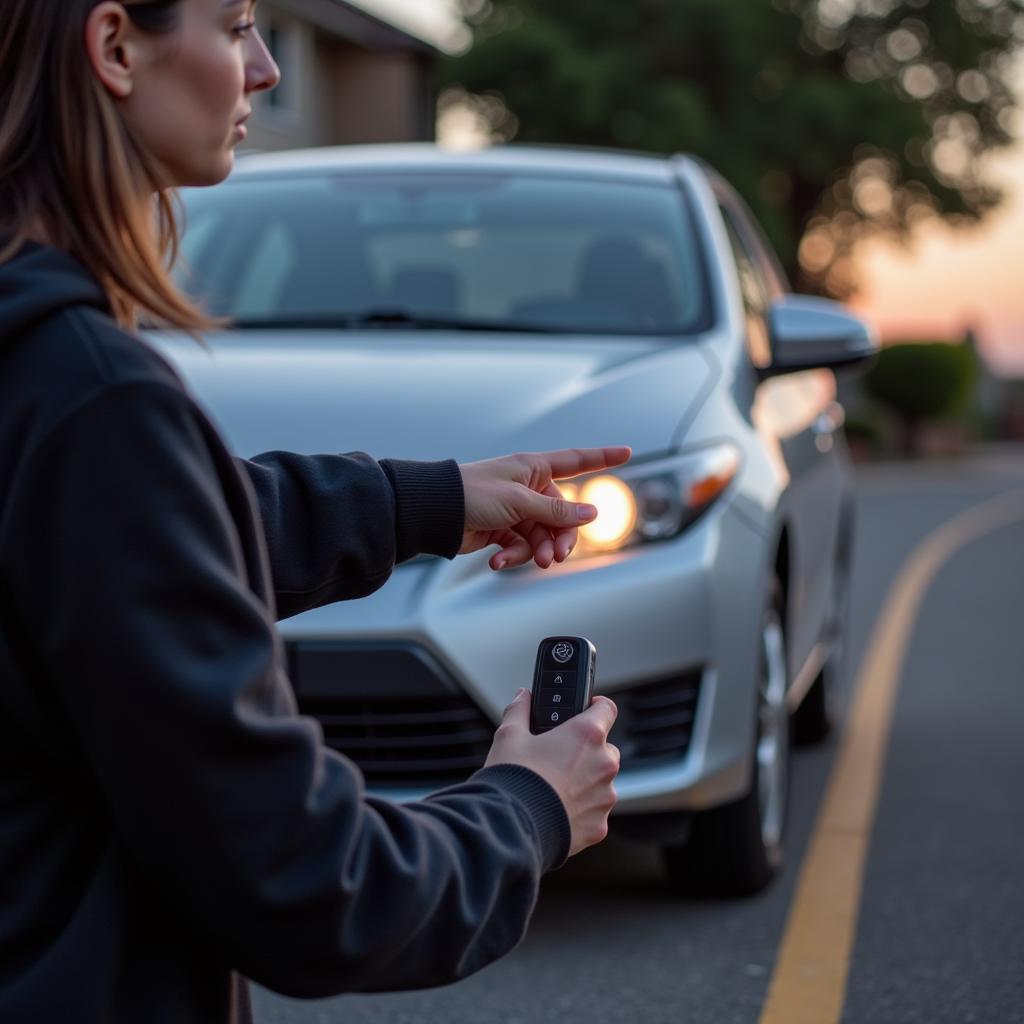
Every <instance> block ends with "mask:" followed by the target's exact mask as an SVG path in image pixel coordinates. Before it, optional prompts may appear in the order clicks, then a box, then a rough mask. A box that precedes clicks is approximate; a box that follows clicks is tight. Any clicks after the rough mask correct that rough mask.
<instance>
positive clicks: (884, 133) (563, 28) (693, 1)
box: [442, 0, 1024, 298]
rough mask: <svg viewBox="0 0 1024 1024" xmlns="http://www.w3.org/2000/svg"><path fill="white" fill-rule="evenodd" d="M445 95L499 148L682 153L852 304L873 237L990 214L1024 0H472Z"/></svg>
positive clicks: (445, 72) (811, 281) (797, 271)
mask: <svg viewBox="0 0 1024 1024" xmlns="http://www.w3.org/2000/svg"><path fill="white" fill-rule="evenodd" d="M462 16H463V18H464V20H465V22H466V24H467V25H468V27H469V28H470V30H471V32H472V35H473V39H474V42H473V44H472V46H471V47H470V48H469V49H468V50H467V51H466V52H465V53H463V54H461V55H459V56H456V57H453V58H451V59H449V60H448V61H447V62H446V63H445V65H444V66H443V67H442V78H443V82H442V84H443V86H444V87H445V90H446V91H445V94H444V96H443V99H442V102H443V103H449V104H451V103H462V104H470V105H472V106H473V107H474V108H475V110H476V112H477V113H478V114H479V115H480V117H481V118H483V119H484V120H485V121H486V123H487V124H488V125H489V126H490V130H491V132H492V133H493V136H494V137H495V138H496V139H503V140H512V139H516V140H517V141H522V142H531V143H566V144H575V145H583V146H602V147H603V146H609V147H614V148H627V149H638V150H645V151H651V152H659V153H670V152H678V151H684V152H689V153H693V154H696V155H697V156H700V157H703V158H704V159H706V160H707V161H708V162H710V163H711V164H712V165H713V166H714V167H716V168H717V169H718V170H719V171H721V172H722V173H723V174H724V175H725V177H726V178H727V179H728V180H729V181H730V182H731V183H732V184H733V185H734V186H735V187H736V188H737V189H738V191H739V192H740V193H741V194H742V195H743V197H744V198H745V199H746V200H747V202H748V203H749V204H750V206H751V207H752V208H753V211H754V213H755V215H756V216H757V218H758V219H759V220H760V222H761V223H762V225H763V226H764V227H765V229H766V230H767V232H768V234H769V235H770V237H771V239H772V241H773V243H774V244H775V246H776V248H777V250H778V251H779V253H780V255H781V256H782V257H783V260H784V262H785V263H786V265H787V269H788V270H789V272H790V275H791V276H792V277H793V278H794V281H795V283H796V284H797V286H798V288H800V289H801V290H805V291H814V292H819V293H823V294H831V295H834V296H836V297H839V298H847V297H849V296H850V294H852V292H853V291H854V290H855V286H856V281H855V279H854V276H853V270H852V261H851V254H852V251H853V248H854V246H855V245H856V243H857V242H858V241H859V240H860V239H862V238H864V237H865V236H866V235H868V234H871V233H876V234H877V233H881V234H885V235H888V236H890V237H894V238H897V239H903V240H905V239H906V238H907V237H908V234H909V232H910V230H911V229H912V228H913V227H914V225H915V224H916V223H917V222H918V221H919V220H921V219H922V218H928V217H930V216H933V215H939V216H941V217H943V218H945V219H946V220H949V221H952V222H957V221H971V222H973V221H977V220H979V219H980V218H982V217H983V216H984V215H985V213H986V212H987V211H989V210H991V209H992V208H993V207H995V206H996V205H997V204H998V203H999V201H1000V199H1001V196H1000V194H999V192H998V191H997V190H995V189H994V188H992V187H990V186H989V185H987V184H986V183H985V181H984V179H983V174H982V158H983V157H984V156H985V155H986V154H987V153H989V152H991V151H992V150H994V149H998V148H999V147H1002V146H1005V145H1007V144H1008V143H1009V142H1010V141H1011V136H1010V129H1011V127H1012V125H1011V118H1012V116H1013V115H1014V113H1015V103H1016V97H1015V96H1014V94H1013V93H1012V92H1011V89H1010V84H1009V81H1008V77H1009V73H1010V68H1011V62H1012V55H1013V52H1014V50H1015V49H1016V48H1017V47H1018V46H1019V45H1020V43H1021V41H1022V40H1024V0H631V2H629V3H623V2H622V0H557V2H556V3H551V2H550V0H546V2H542V0H462Z"/></svg>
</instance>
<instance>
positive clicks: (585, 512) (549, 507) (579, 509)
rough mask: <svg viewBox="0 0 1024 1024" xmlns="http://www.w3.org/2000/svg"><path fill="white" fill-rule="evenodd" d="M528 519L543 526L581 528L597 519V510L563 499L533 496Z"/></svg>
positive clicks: (540, 495) (590, 506)
mask: <svg viewBox="0 0 1024 1024" xmlns="http://www.w3.org/2000/svg"><path fill="white" fill-rule="evenodd" d="M531 506H532V507H531V512H530V517H531V518H532V519H534V520H535V521H536V522H538V523H542V524H543V525H544V526H554V527H573V526H582V525H584V524H585V523H589V522H591V521H592V520H594V519H596V518H597V509H596V508H595V507H594V506H593V505H588V504H586V503H583V504H579V503H577V502H574V501H567V500H566V499H565V498H549V497H546V496H545V495H543V494H534V498H533V501H532V502H531Z"/></svg>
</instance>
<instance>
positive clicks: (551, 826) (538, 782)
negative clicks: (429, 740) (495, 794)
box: [472, 764, 572, 871]
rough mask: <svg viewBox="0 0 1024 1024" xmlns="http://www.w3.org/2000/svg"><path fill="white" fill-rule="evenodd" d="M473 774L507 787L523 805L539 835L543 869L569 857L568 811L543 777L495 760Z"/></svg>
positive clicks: (570, 839)
mask: <svg viewBox="0 0 1024 1024" xmlns="http://www.w3.org/2000/svg"><path fill="white" fill-rule="evenodd" d="M472 777H473V779H475V780H479V781H481V782H488V783H491V784H492V785H496V786H500V787H501V788H502V789H504V790H507V791H508V792H510V793H511V794H512V795H513V796H514V797H515V798H516V799H517V800H518V801H519V802H520V803H521V804H522V805H523V806H524V807H525V808H526V810H527V813H528V814H529V815H530V818H531V819H532V820H533V824H534V827H535V828H536V830H537V836H538V837H539V839H540V845H541V858H542V863H543V865H544V870H545V871H553V870H554V869H555V868H560V867H561V866H562V865H563V864H564V863H565V862H566V861H567V860H568V859H569V849H570V846H571V844H572V831H571V829H570V826H569V815H568V814H567V813H566V810H565V805H564V804H563V803H562V800H561V798H560V797H559V795H558V794H557V793H556V792H555V790H554V787H553V786H552V785H551V784H550V783H549V782H548V781H547V780H546V779H544V778H541V776H540V775H538V774H537V773H536V772H535V771H533V770H532V769H530V768H527V767H525V766H524V765H519V764H494V765H491V766H490V767H488V768H481V769H480V771H478V772H474V773H473V776H472Z"/></svg>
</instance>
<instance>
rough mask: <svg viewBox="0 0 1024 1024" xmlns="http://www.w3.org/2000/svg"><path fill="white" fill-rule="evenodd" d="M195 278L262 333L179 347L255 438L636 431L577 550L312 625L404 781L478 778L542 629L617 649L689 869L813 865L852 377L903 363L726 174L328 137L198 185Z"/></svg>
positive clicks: (441, 566) (248, 449)
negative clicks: (795, 747) (817, 293)
mask: <svg viewBox="0 0 1024 1024" xmlns="http://www.w3.org/2000/svg"><path fill="white" fill-rule="evenodd" d="M185 199H186V206H187V215H188V227H187V231H186V234H185V239H184V254H185V257H186V260H187V263H188V264H189V266H190V267H191V273H190V276H189V278H188V281H189V287H191V288H192V289H193V290H194V291H195V292H197V293H198V294H200V295H201V296H202V297H203V298H204V300H205V301H206V302H207V304H208V306H210V307H212V309H213V311H214V312H216V313H220V314H224V315H226V316H229V317H231V318H232V319H233V320H234V321H235V324H236V325H237V326H236V329H234V330H231V331H225V332H223V333H221V334H217V335H214V336H211V337H210V338H209V342H210V350H209V351H208V352H206V351H203V350H202V349H201V348H199V347H198V346H196V345H194V344H192V343H191V342H189V341H184V340H183V339H181V338H180V337H175V336H172V335H168V334H164V335H159V334H157V335H154V339H155V341H156V342H157V344H158V345H160V346H161V347H162V348H163V350H164V351H165V352H166V353H167V354H168V355H170V356H171V358H172V359H173V360H174V361H175V362H176V363H177V365H178V366H179V367H180V368H181V370H182V371H183V372H184V374H185V376H186V377H187V378H188V379H189V381H190V383H191V385H192V387H193V389H194V390H195V392H196V394H197V395H198V396H199V398H200V399H201V400H203V401H204V403H205V404H206V406H207V407H208V408H209V410H210V412H211V414H212V416H213V417H214V419H215V420H216V421H217V422H218V423H219V424H220V426H221V427H222V429H223V431H224V432H225V434H226V435H227V437H228V439H229V442H231V443H232V444H233V445H234V447H235V450H236V451H237V452H239V454H242V455H252V454H255V453H257V452H261V451H265V450H271V449H285V450H291V451H297V452H305V453H319V452H329V451H338V450H363V451H367V452H370V453H372V454H374V455H376V456H378V457H384V456H395V457H401V458H422V459H438V458H449V457H450V458H456V459H458V460H459V461H463V462H464V461H470V460H476V459H483V458H488V457H492V456H496V455H501V454H508V453H512V452H515V451H530V450H533V451H537V450H545V449H551V448H563V447H572V446H580V447H590V446H596V445H604V444H628V445H631V446H632V448H633V451H634V457H633V459H632V461H631V462H630V463H629V464H628V465H627V466H626V467H624V468H623V469H622V470H620V471H616V472H614V473H606V474H602V475H601V476H599V477H597V478H593V479H580V480H578V481H574V482H573V485H572V487H571V490H572V491H573V492H574V493H575V494H578V495H580V497H581V498H582V499H583V500H589V501H591V502H593V503H595V504H596V505H597V506H598V507H599V509H600V510H601V515H600V518H599V519H598V521H597V523H596V524H594V525H593V526H592V527H589V528H587V530H585V531H584V537H583V539H582V541H581V544H580V546H579V548H578V550H577V551H576V552H575V553H574V555H573V556H572V558H571V559H570V560H569V561H568V562H566V563H565V564H564V565H561V566H555V567H553V568H552V569H550V570H548V571H545V572H541V571H539V570H537V569H535V568H523V569H519V570H515V571H511V572H506V573H501V574H496V573H494V572H492V571H490V569H489V568H488V566H487V557H488V553H486V552H484V553H480V554H479V555H476V556H468V557H463V558H459V559H456V560H455V561H453V562H449V561H446V560H443V559H436V558H419V559H415V560H413V561H412V562H410V563H408V564H405V565H402V566H400V567H399V568H398V569H397V570H396V571H395V573H394V575H393V577H392V579H391V580H390V581H389V582H388V583H387V585H386V586H384V587H383V588H382V589H381V590H380V591H378V592H377V593H376V594H374V595H373V596H371V597H369V598H366V599H364V600H361V601H357V602H349V603H343V604H334V605H330V606H328V607H324V608H320V609H317V610H314V611H311V612H308V613H304V614H302V615H298V616H296V617H294V618H292V619H289V620H287V621H285V622H283V623H282V630H283V633H284V636H285V639H286V641H287V645H288V655H289V659H290V669H291V677H292V682H293V684H294V687H295V690H296V693H297V696H298V700H299V704H300V707H301V708H302V710H303V711H304V712H306V713H308V714H310V715H314V716H316V717H317V718H318V719H319V720H320V722H321V723H322V725H323V730H324V734H325V737H326V741H327V742H328V743H329V744H331V745H332V746H334V747H336V748H337V749H338V750H340V751H342V752H344V753H345V754H346V755H347V756H348V757H350V758H352V759H353V760H354V761H355V762H356V763H357V764H358V765H359V766H360V768H361V769H362V771H363V772H364V774H365V776H366V779H367V782H368V784H369V786H370V787H371V788H373V789H374V790H376V791H379V792H381V793H386V794H390V795H392V796H394V797H395V798H397V799H409V798H414V797H416V796H418V795H422V794H424V793H426V792H428V791H430V790H432V789H435V788H437V787H439V786H443V785H445V784H447V783H451V782H454V781H457V780H460V779H463V778H465V777H466V776H467V775H469V774H470V773H471V772H472V771H473V770H474V769H476V768H477V767H479V766H480V765H481V764H482V763H483V760H484V757H485V754H486V752H487V750H488V747H489V745H490V740H491V736H492V733H493V729H494V726H495V723H496V721H497V720H498V719H499V718H500V715H501V711H502V709H503V707H504V706H505V704H506V703H507V702H508V701H509V699H510V698H511V696H512V695H513V694H514V692H515V690H516V689H517V688H518V687H519V686H523V685H529V681H530V679H531V674H532V669H533V659H534V655H535V651H536V645H537V642H538V641H539V640H540V639H541V638H542V637H545V636H549V635H553V634H577V635H583V636H587V637H589V638H590V639H591V640H592V641H593V642H594V643H595V644H596V646H597V650H598V684H597V689H598V691H599V692H601V693H605V694H608V695H609V696H611V697H612V698H613V699H614V700H615V701H616V703H617V704H618V706H619V718H618V721H617V723H616V725H615V728H614V731H613V733H612V740H613V742H615V743H616V744H617V745H618V746H619V748H620V749H621V752H622V771H621V774H620V776H619V779H618V782H617V790H618V794H619V803H618V806H617V808H616V811H615V814H614V816H613V825H614V827H616V828H617V829H618V830H619V831H620V832H622V833H624V834H626V835H627V836H630V837H632V838H635V839H637V840H640V841H642V842H647V843H653V844H657V845H658V846H659V847H661V848H662V850H663V854H664V862H665V865H666V867H667V870H668V873H669V876H670V878H672V879H674V880H675V881H676V882H677V883H678V885H679V886H681V887H685V888H691V887H694V886H697V887H699V888H701V889H703V890H705V891H707V890H711V891H716V892H720V893H728V894H738V893H749V892H754V891H756V890H758V889H760V888H761V887H762V886H764V885H765V884H766V883H767V882H768V880H769V879H770V878H771V877H772V875H773V874H774V873H775V871H776V869H777V867H778V865H779V863H780V858H781V855H782V845H783V829H784V824H785V817H786V799H787V790H788V773H787V767H788V760H789V748H790V739H791V735H793V734H794V733H795V734H796V735H797V736H798V737H799V736H802V737H804V738H808V739H814V738H818V737H821V736H822V735H823V734H824V733H825V731H826V730H827V726H828V710H827V704H828V695H829V691H830V690H833V689H834V687H835V684H836V674H837V673H838V672H839V671H840V670H841V664H842V657H841V652H842V638H843V630H844V612H843V609H844V602H845V592H846V581H847V577H848V569H849V557H850V550H851V530H852V526H853V519H852V514H851V504H852V493H851V477H850V472H849V460H848V454H847V451H846V447H845V442H844V440H843V437H842V433H841V430H840V427H841V425H842V421H843V414H842V409H841V407H840V406H839V405H838V404H837V402H836V391H835V378H834V376H833V373H832V370H831V368H834V367H839V366H842V365H848V364H854V363H857V362H861V361H863V360H865V359H867V358H869V357H870V356H871V355H872V354H873V353H874V351H875V341H874V339H873V337H872V335H871V332H870V330H869V329H868V328H867V327H866V326H865V325H864V324H862V323H861V322H860V321H858V320H857V319H855V318H854V317H852V316H850V315H849V314H848V313H846V312H845V311H844V310H843V309H842V308H841V307H840V306H838V305H835V304H833V303H830V302H826V301H824V300H820V299H811V298H806V297H796V296H793V295H791V294H789V292H790V288H789V285H788V284H787V282H786V280H785V277H784V275H783V273H782V271H781V270H780V268H779V265H778V263H777V262H776V260H775V258H774V257H773V255H772V254H771V252H770V250H769V248H768V246H767V245H766V244H765V242H764V241H763V239H762V236H761V234H760V233H759V231H758V229H757V227H756V226H755V224H754V222H753V220H752V219H751V217H750V215H749V213H748V211H747V210H746V209H745V207H744V206H743V204H742V203H741V202H740V200H739V199H738V198H737V196H736V195H735V193H734V192H733V191H732V190H731V189H730V188H729V186H728V185H727V184H726V183H725V182H724V181H723V180H722V179H721V178H720V177H719V176H718V175H717V174H715V173H714V172H713V171H712V170H711V169H710V168H708V167H707V166H705V165H704V164H702V163H700V162H698V161H697V160H694V159H691V158H687V157H683V156H680V157H673V158H655V157H643V156H632V155H623V154H616V153H600V152H586V151H575V150H569V149H560V148H517V147H507V148H497V149H491V150H487V151H483V152H480V153H473V154H453V153H448V152H444V151H442V150H440V149H437V148H435V147H432V146H385V147H373V148H345V149H325V150H316V151H309V152H304V153H287V154H275V155H262V156H257V157H252V158H249V159H246V160H244V161H242V162H241V163H240V165H239V167H238V169H237V170H236V172H235V173H234V175H233V176H232V178H231V179H230V180H229V181H228V182H227V183H225V184H224V185H221V186H218V187H217V188H214V189H210V190H197V191H194V192H190V193H188V194H187V195H186V197H185Z"/></svg>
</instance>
